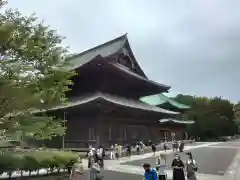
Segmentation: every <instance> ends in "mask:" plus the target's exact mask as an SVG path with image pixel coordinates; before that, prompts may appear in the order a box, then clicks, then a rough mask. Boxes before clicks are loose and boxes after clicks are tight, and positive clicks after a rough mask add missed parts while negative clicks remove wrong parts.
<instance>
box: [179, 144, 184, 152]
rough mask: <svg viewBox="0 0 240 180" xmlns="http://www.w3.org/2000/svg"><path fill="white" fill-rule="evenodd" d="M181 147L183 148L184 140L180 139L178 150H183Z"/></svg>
mask: <svg viewBox="0 0 240 180" xmlns="http://www.w3.org/2000/svg"><path fill="white" fill-rule="evenodd" d="M183 149H184V142H183V141H181V142H180V145H179V152H183Z"/></svg>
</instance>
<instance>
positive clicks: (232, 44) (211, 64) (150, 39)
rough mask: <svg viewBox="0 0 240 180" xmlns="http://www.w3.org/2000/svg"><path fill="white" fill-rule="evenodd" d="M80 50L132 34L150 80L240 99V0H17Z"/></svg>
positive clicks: (13, 2) (26, 11) (13, 4)
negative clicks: (124, 34) (125, 34)
mask: <svg viewBox="0 0 240 180" xmlns="http://www.w3.org/2000/svg"><path fill="white" fill-rule="evenodd" d="M9 6H11V7H18V8H19V9H20V10H21V11H22V12H23V13H24V14H29V13H31V12H33V11H34V12H36V13H37V15H38V16H39V17H40V18H42V19H45V20H46V23H48V24H50V25H51V26H52V27H53V28H55V29H57V30H58V31H59V33H60V34H62V35H63V36H66V37H67V39H66V41H65V43H66V44H67V45H70V46H71V50H72V51H74V52H80V51H82V50H85V49H88V48H90V47H92V46H95V45H98V44H100V43H103V42H105V41H107V40H110V39H112V38H114V37H116V36H119V35H122V34H123V33H126V32H128V34H129V39H130V43H131V46H132V48H133V51H134V53H135V55H136V57H137V59H138V61H139V62H140V64H141V65H142V68H143V69H144V70H145V71H146V73H147V74H148V75H149V78H151V79H153V80H156V81H159V82H162V83H166V84H170V85H172V91H173V92H183V93H191V94H197V95H206V96H214V95H217V96H223V97H227V98H230V99H232V100H239V99H240V94H239V92H240V83H239V77H240V72H239V67H240V61H239V57H240V51H239V45H240V41H239V40H240V35H239V32H240V31H239V30H240V11H239V7H240V1H238V0H231V1H227V0H211V1H209V0H195V1H189V0H182V1H178V0H175V1H159V0H152V1H145V0H131V1H129V0H122V1H118V0H115V1H114V0H99V1H96V0H88V1H83V0H68V1H57V0H51V1H49V0H42V1H32V0H22V1H19V0H11V1H10V2H9Z"/></svg>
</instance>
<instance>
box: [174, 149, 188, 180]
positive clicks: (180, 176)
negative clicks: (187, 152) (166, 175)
mask: <svg viewBox="0 0 240 180" xmlns="http://www.w3.org/2000/svg"><path fill="white" fill-rule="evenodd" d="M172 168H173V180H185V175H184V171H183V169H184V164H183V162H182V160H181V159H180V156H179V155H178V154H176V155H175V159H174V160H173V161H172Z"/></svg>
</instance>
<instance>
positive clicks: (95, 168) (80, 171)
mask: <svg viewBox="0 0 240 180" xmlns="http://www.w3.org/2000/svg"><path fill="white" fill-rule="evenodd" d="M100 172H101V171H100V165H99V164H98V163H96V162H93V164H92V166H91V167H90V168H88V169H85V168H84V165H83V160H82V159H81V158H79V159H78V160H77V162H76V163H75V164H74V165H73V167H72V170H71V174H70V179H71V180H103V178H104V177H103V176H101V175H100Z"/></svg>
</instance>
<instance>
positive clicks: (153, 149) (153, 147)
mask: <svg viewBox="0 0 240 180" xmlns="http://www.w3.org/2000/svg"><path fill="white" fill-rule="evenodd" d="M156 150H157V148H156V146H155V144H152V151H153V156H155V153H156Z"/></svg>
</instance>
